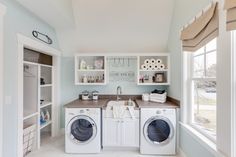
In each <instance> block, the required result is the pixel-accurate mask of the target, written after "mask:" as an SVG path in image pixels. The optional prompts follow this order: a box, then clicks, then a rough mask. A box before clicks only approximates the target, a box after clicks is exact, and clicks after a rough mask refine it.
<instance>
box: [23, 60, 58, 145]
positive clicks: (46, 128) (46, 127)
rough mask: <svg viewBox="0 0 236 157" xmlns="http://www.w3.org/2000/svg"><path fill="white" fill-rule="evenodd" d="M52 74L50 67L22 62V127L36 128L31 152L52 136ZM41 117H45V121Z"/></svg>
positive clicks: (52, 68)
mask: <svg viewBox="0 0 236 157" xmlns="http://www.w3.org/2000/svg"><path fill="white" fill-rule="evenodd" d="M53 72H54V67H53V66H52V65H47V64H40V63H35V62H30V61H24V99H23V102H24V107H23V113H24V117H23V126H24V129H25V128H27V127H29V126H32V125H35V126H36V131H35V136H34V139H33V144H32V146H33V150H35V149H38V148H40V146H41V145H42V143H43V142H44V140H47V139H48V137H50V136H52V134H53V133H52V130H53V127H54V126H53V125H54V122H53V114H54V113H53V106H54V102H53V100H54V99H53V95H54V90H53V89H54V88H53V87H54V82H53ZM42 115H44V117H46V116H47V119H46V120H45V121H43V120H42Z"/></svg>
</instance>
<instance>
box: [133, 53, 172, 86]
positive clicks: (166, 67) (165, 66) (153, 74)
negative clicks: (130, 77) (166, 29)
mask: <svg viewBox="0 0 236 157" xmlns="http://www.w3.org/2000/svg"><path fill="white" fill-rule="evenodd" d="M138 58H139V59H138V65H137V66H138V76H137V84H138V85H144V86H151V85H170V58H169V54H165V53H160V54H156V55H151V56H139V57H138Z"/></svg>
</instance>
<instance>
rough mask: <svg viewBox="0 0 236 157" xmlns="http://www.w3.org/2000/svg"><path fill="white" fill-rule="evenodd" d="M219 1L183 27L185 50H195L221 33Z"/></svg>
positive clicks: (182, 37)
mask: <svg viewBox="0 0 236 157" xmlns="http://www.w3.org/2000/svg"><path fill="white" fill-rule="evenodd" d="M217 6H218V3H217V2H213V3H212V5H211V7H210V8H209V9H207V10H206V11H204V12H203V13H202V15H201V16H199V17H195V20H194V21H193V22H192V23H191V24H189V25H188V26H186V27H185V28H183V30H182V32H181V40H182V46H183V51H190V52H194V51H197V50H198V49H200V48H201V47H202V46H204V45H205V44H207V43H208V42H210V41H211V40H212V39H214V38H216V37H217V36H218V34H219V12H218V7H217Z"/></svg>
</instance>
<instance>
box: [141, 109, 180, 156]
mask: <svg viewBox="0 0 236 157" xmlns="http://www.w3.org/2000/svg"><path fill="white" fill-rule="evenodd" d="M140 129H141V130H140V153H141V154H155V155H175V154H176V110H175V109H160V108H141V122H140Z"/></svg>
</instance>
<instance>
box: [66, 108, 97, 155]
mask: <svg viewBox="0 0 236 157" xmlns="http://www.w3.org/2000/svg"><path fill="white" fill-rule="evenodd" d="M65 151H66V153H99V152H100V151H101V109H100V108H66V109H65Z"/></svg>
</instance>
